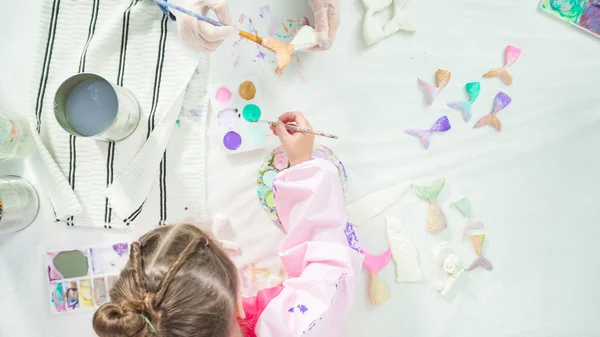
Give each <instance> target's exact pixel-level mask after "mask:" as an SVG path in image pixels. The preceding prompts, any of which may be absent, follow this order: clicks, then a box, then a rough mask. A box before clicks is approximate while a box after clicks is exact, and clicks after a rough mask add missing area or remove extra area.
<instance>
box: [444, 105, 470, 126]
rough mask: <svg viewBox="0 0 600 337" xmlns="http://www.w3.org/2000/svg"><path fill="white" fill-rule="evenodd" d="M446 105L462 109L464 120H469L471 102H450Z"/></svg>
mask: <svg viewBox="0 0 600 337" xmlns="http://www.w3.org/2000/svg"><path fill="white" fill-rule="evenodd" d="M448 107H450V108H452V109H456V110H460V111H462V113H463V118H464V119H465V122H468V121H470V120H471V102H450V103H448Z"/></svg>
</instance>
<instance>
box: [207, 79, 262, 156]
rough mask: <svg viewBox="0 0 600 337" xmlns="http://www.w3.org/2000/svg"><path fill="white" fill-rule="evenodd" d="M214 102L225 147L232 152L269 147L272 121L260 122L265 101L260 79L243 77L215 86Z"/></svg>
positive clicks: (212, 99) (213, 92)
mask: <svg viewBox="0 0 600 337" xmlns="http://www.w3.org/2000/svg"><path fill="white" fill-rule="evenodd" d="M211 106H212V108H213V109H212V110H213V113H215V114H216V117H217V124H218V128H219V139H220V143H221V147H222V148H223V149H224V151H226V152H228V153H242V152H248V151H253V150H257V149H263V148H265V146H266V144H267V138H268V137H269V135H270V130H269V125H268V124H267V123H259V122H258V120H260V119H267V120H269V118H268V117H272V116H265V104H264V101H263V99H262V91H261V88H260V86H259V84H258V81H257V80H256V79H254V78H249V77H246V78H244V77H242V78H237V79H234V80H231V81H227V83H219V84H216V85H213V86H212V90H211Z"/></svg>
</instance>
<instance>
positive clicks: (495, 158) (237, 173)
mask: <svg viewBox="0 0 600 337" xmlns="http://www.w3.org/2000/svg"><path fill="white" fill-rule="evenodd" d="M36 2H37V1H36V0H29V1H13V2H12V3H11V6H10V7H6V8H4V10H3V11H1V12H0V23H1V28H2V30H3V32H4V34H2V35H1V37H0V45H2V51H3V52H2V53H1V55H0V76H1V77H0V106H1V107H2V108H6V109H10V110H13V111H18V112H20V113H31V112H28V111H23V108H22V107H23V106H24V104H23V102H24V100H25V99H26V81H27V78H28V76H29V75H30V74H29V71H28V64H29V63H30V61H31V56H32V53H33V39H34V35H35V29H36V27H35V24H36V20H35V13H32V12H31V11H32V10H34V8H35V6H36ZM232 2H233V4H232V5H231V7H232V10H231V12H232V18H234V19H237V17H238V16H239V14H240V13H241V12H244V13H246V14H247V15H250V16H252V17H257V16H258V14H257V9H258V7H260V6H261V5H263V3H262V2H260V3H259V2H257V1H254V2H249V1H241V0H237V1H232ZM290 2H291V1H290ZM342 2H343V5H342V19H343V22H342V26H341V28H340V31H339V34H338V37H337V40H336V41H335V45H334V48H333V49H332V50H331V51H330V52H327V53H323V54H313V55H303V56H302V66H303V74H304V76H305V77H306V79H307V81H308V83H303V82H302V81H301V80H300V79H299V77H298V76H297V75H295V72H296V68H295V67H296V66H295V65H293V66H292V67H291V68H290V69H288V71H286V75H284V77H282V78H276V77H275V76H273V75H272V73H271V70H272V69H271V66H266V65H265V64H264V63H263V64H262V65H261V64H259V63H254V62H250V61H248V62H246V64H245V65H241V66H240V69H237V70H236V69H234V68H233V66H232V62H233V59H232V56H231V52H232V49H231V48H232V47H231V43H227V44H225V45H224V47H223V48H222V49H221V50H219V51H218V53H217V54H216V56H217V57H215V62H214V68H215V71H214V73H213V78H220V77H223V76H229V77H231V76H235V75H236V74H238V73H241V72H242V71H244V70H245V71H251V72H253V73H255V74H258V76H259V77H260V82H261V85H262V86H263V88H264V89H265V92H266V97H267V99H268V100H269V104H270V107H271V108H272V109H273V110H274V111H277V112H279V111H281V112H283V111H285V110H300V111H303V112H305V114H306V115H307V116H308V117H309V119H310V120H311V122H312V124H313V125H314V126H318V127H319V128H322V129H324V130H325V131H329V132H334V133H337V134H338V135H339V136H340V140H338V141H330V140H323V142H324V143H325V144H327V145H328V146H330V147H331V148H332V149H333V150H334V151H335V152H336V153H337V155H338V156H339V157H340V158H341V159H342V160H343V161H344V163H345V165H346V168H347V170H348V174H349V176H350V189H349V190H350V192H349V195H348V198H349V200H350V201H353V200H357V199H359V198H360V197H363V196H365V195H367V194H369V193H372V192H375V191H378V190H380V189H383V188H385V187H388V186H390V185H395V184H397V183H400V182H402V181H405V180H418V181H423V182H427V181H431V180H433V178H434V177H438V176H444V177H446V178H447V183H448V184H447V186H446V187H445V188H444V191H443V192H442V195H441V196H440V202H441V203H442V205H443V206H444V210H445V211H446V214H447V216H448V219H449V229H448V230H447V231H446V232H445V233H444V235H443V236H442V237H435V236H432V235H431V234H429V233H427V232H426V231H425V224H424V221H425V220H424V217H425V213H426V211H427V205H426V203H425V202H422V201H420V200H417V199H416V198H414V196H407V199H406V201H404V202H401V203H399V204H398V205H395V206H394V207H392V208H390V209H389V210H388V211H386V212H384V215H392V216H396V217H398V218H400V220H401V221H402V222H403V223H404V224H405V227H407V228H408V230H409V232H410V234H411V236H412V238H413V240H414V241H415V244H416V245H417V248H418V250H419V254H420V259H421V265H422V268H423V270H424V272H425V275H426V277H427V281H426V282H422V283H419V284H396V283H394V282H393V279H394V267H393V265H390V266H388V267H387V268H386V269H384V270H383V271H382V274H381V276H382V278H383V279H384V280H385V282H386V283H387V284H388V285H389V286H390V288H391V289H392V298H391V300H390V301H389V302H387V303H386V304H384V305H381V306H377V307H373V306H371V305H370V304H368V300H367V296H366V275H365V277H364V280H361V283H360V284H359V286H358V289H357V297H356V301H355V305H354V308H353V309H352V313H351V317H350V319H349V326H348V328H347V329H348V330H349V331H351V333H347V334H346V336H377V337H392V336H442V335H444V336H473V337H476V336H483V335H485V336H566V335H570V336H592V335H595V334H597V331H598V328H600V323H599V321H598V319H597V317H596V316H597V315H596V314H595V312H597V308H596V307H597V305H596V304H597V302H598V300H600V290H599V289H600V288H599V287H598V285H597V283H598V282H597V280H598V277H599V276H600V273H599V272H598V270H600V259H598V254H597V252H596V250H595V247H594V246H595V245H596V242H597V239H598V238H599V237H600V215H599V212H598V211H597V210H596V207H597V200H599V199H598V196H597V192H598V191H599V190H600V179H599V178H598V177H597V174H598V172H600V150H599V145H600V113H599V109H600V103H598V102H599V99H600V90H599V87H598V74H600V62H598V56H599V55H600V41H598V40H597V39H595V38H593V37H592V36H590V35H588V34H585V33H583V32H580V31H578V30H576V29H574V28H572V27H568V26H566V25H564V24H562V23H560V22H558V21H556V20H554V19H552V18H550V17H548V16H546V15H544V14H542V13H540V12H539V11H537V10H536V7H537V1H533V0H532V1H521V0H509V1H502V2H500V1H496V2H493V1H490V0H486V1H471V0H455V1H442V0H435V1H419V2H418V3H415V4H412V6H411V7H410V8H409V9H410V11H411V12H413V13H414V19H415V21H416V22H417V24H418V25H419V30H418V31H417V32H416V33H415V34H413V35H408V34H403V33H399V34H397V35H395V36H393V37H390V38H388V39H386V40H384V41H382V42H381V43H379V44H377V45H375V46H373V47H371V48H367V47H365V44H364V42H363V41H362V37H361V33H360V27H361V17H362V15H363V7H362V4H361V3H360V1H349V0H342ZM270 3H271V4H272V5H273V3H279V5H277V6H278V8H277V9H276V10H275V9H273V10H274V11H276V12H278V13H279V15H280V17H294V18H299V17H301V16H302V14H299V13H302V12H307V8H306V7H303V9H302V12H298V9H295V8H288V7H285V6H284V5H281V3H282V2H281V1H278V2H276V1H271V2H270ZM295 6H298V7H301V6H302V5H301V4H296V5H295ZM282 7H285V8H282ZM9 31H10V32H11V33H7V32H9ZM508 44H513V45H516V46H519V47H521V48H522V49H523V54H522V57H521V59H520V60H519V61H518V62H517V63H516V64H515V65H514V66H513V68H511V71H512V73H513V75H514V78H515V82H514V84H513V85H512V86H511V87H506V86H505V85H504V84H502V83H501V82H500V81H499V80H498V79H480V76H481V74H482V73H484V72H486V71H488V70H489V69H491V68H495V67H499V66H500V65H501V64H502V55H503V54H502V53H503V50H504V47H505V46H506V45H508ZM246 52H249V51H246ZM15 55H18V57H16V56H15ZM259 65H260V68H259ZM438 68H443V69H448V70H451V71H453V77H452V80H451V82H450V86H449V87H448V88H447V89H445V90H444V91H443V92H442V94H441V95H440V97H439V99H438V100H437V101H436V102H435V103H434V105H433V106H432V107H426V106H425V105H424V103H423V95H422V94H421V92H420V90H419V89H418V88H417V85H416V78H417V77H421V78H423V79H425V80H427V81H429V82H431V81H432V80H433V74H434V72H435V71H436V70H437V69H438ZM473 80H481V82H482V88H483V90H482V94H481V97H480V98H479V100H478V101H477V103H476V104H475V110H474V116H473V119H474V120H475V121H476V120H477V119H479V118H480V117H482V116H483V115H484V114H487V113H489V112H490V111H491V106H492V99H493V97H494V95H495V94H496V93H497V92H498V91H499V90H504V91H506V92H507V93H508V94H509V95H510V96H511V97H512V98H513V102H512V104H511V105H510V106H509V107H508V108H507V109H506V110H505V111H502V112H501V113H500V114H499V118H500V119H501V120H502V122H503V126H504V129H503V131H502V133H498V132H496V131H495V130H493V129H491V128H489V127H486V128H482V129H476V130H472V129H471V128H472V126H471V125H472V124H473V121H472V122H471V123H470V124H466V123H464V122H463V121H462V117H461V116H460V113H459V112H457V111H454V110H449V109H448V108H446V107H445V103H446V102H448V101H454V100H464V99H465V93H464V84H465V83H466V82H468V81H473ZM443 114H447V115H448V116H449V118H450V120H451V122H452V126H453V128H452V130H451V131H450V132H448V133H446V134H443V135H441V134H436V135H434V136H433V139H432V145H431V148H430V149H429V150H428V151H424V150H423V149H422V147H421V145H420V144H419V143H418V141H417V140H416V139H414V138H413V137H410V136H407V135H405V134H404V133H403V130H404V129H405V128H415V127H427V126H429V125H431V124H432V123H433V121H435V119H437V118H438V117H440V116H441V115H443ZM211 123H214V120H212V119H211ZM215 137H216V135H215V134H214V133H213V132H211V131H209V139H210V144H211V149H212V150H211V151H210V152H209V154H208V165H209V170H208V187H209V190H208V209H209V211H210V215H212V214H214V213H217V212H218V213H222V214H226V215H227V216H229V218H230V220H231V221H232V223H233V225H234V227H235V229H236V231H237V234H238V237H239V239H240V241H241V244H242V246H243V248H244V251H245V253H246V255H245V256H244V259H247V260H252V259H256V258H261V257H265V256H268V255H272V254H274V252H275V248H276V243H277V241H278V240H279V239H280V238H281V233H279V231H278V230H277V229H276V228H275V226H273V225H272V224H271V223H270V222H269V221H268V219H267V217H266V215H265V214H264V213H263V212H262V210H261V209H260V208H259V207H258V205H257V201H256V197H255V190H254V188H255V187H254V183H253V180H254V177H255V175H256V171H257V168H258V166H259V165H260V163H261V162H262V159H263V157H264V153H258V154H249V155H242V156H237V157H231V158H225V157H223V155H222V153H221V152H220V151H216V150H215V148H216V138H215ZM38 165H41V162H40V160H39V159H38V158H37V156H32V157H30V158H28V159H26V160H25V161H21V162H13V163H2V164H0V173H1V174H18V175H22V176H24V177H26V178H27V179H29V180H31V181H32V182H33V183H34V184H35V185H36V186H38V188H39V192H40V195H41V196H42V207H41V210H40V215H39V217H38V218H37V220H36V221H35V223H34V224H33V225H32V226H31V227H29V228H28V229H26V230H25V231H22V232H20V233H16V234H14V235H11V236H5V237H1V238H0V289H2V291H1V292H0V304H1V305H0V336H90V335H93V332H92V329H91V324H90V317H91V314H81V315H74V316H67V317H53V316H51V315H50V314H49V310H48V304H47V302H46V297H47V293H46V289H45V287H44V285H45V281H44V274H43V260H42V253H43V252H44V251H45V250H47V249H48V248H53V247H54V248H56V247H61V246H63V245H67V244H69V245H71V244H72V242H73V241H74V240H75V241H76V242H77V243H80V244H81V245H87V244H93V243H97V242H111V241H113V242H114V241H116V240H124V239H133V238H136V237H137V236H139V234H141V233H143V232H145V231H147V230H149V229H150V227H143V226H140V227H138V228H135V229H134V230H133V231H132V232H129V233H118V232H104V231H95V230H86V229H72V228H67V227H63V226H61V225H56V224H54V222H53V220H52V218H53V217H52V211H51V207H50V205H49V203H48V202H47V200H46V198H45V193H44V190H43V188H41V184H40V181H38V179H37V177H36V174H35V167H36V166H38ZM463 194H464V195H467V196H468V197H469V198H470V199H471V201H472V203H473V210H474V213H475V215H476V216H477V217H478V218H479V219H481V220H483V221H484V223H485V224H486V227H487V232H486V233H487V235H488V240H489V241H488V242H486V245H487V246H486V248H485V252H486V256H487V257H488V258H489V259H490V260H491V261H492V263H493V264H494V267H495V268H494V271H492V272H484V271H482V270H477V271H474V272H472V273H470V274H468V275H466V276H465V279H464V280H463V281H464V282H463V283H462V285H461V286H460V289H458V290H459V291H458V292H457V294H455V295H454V296H452V297H450V298H447V299H443V298H441V297H440V296H439V295H438V294H437V293H436V292H435V291H434V290H433V287H432V283H433V282H434V279H433V278H432V275H434V272H435V270H436V267H435V266H434V265H433V263H432V261H431V249H432V248H433V247H434V246H435V245H436V243H437V242H438V241H439V240H441V239H448V238H449V237H450V236H451V238H450V239H451V242H452V244H453V245H454V247H456V250H457V251H458V252H459V254H460V256H461V257H463V259H464V262H465V263H470V262H471V261H470V259H471V258H473V257H474V255H473V252H472V248H471V247H470V245H469V244H467V243H466V242H463V243H460V241H459V232H460V225H461V224H462V218H461V216H460V215H458V213H457V212H456V211H455V210H451V209H450V208H449V207H448V203H449V201H450V200H452V199H454V198H456V197H459V196H461V195H463ZM232 196H235V197H234V198H232ZM357 233H358V235H359V238H360V240H361V244H362V246H363V248H366V249H368V250H370V251H371V252H373V253H380V252H382V251H383V250H384V249H386V248H387V240H386V238H385V235H384V224H383V217H382V216H379V217H376V218H375V219H373V220H372V221H371V222H370V223H369V224H367V225H365V226H362V227H360V228H358V229H357ZM259 245H262V246H259ZM264 247H268V248H264Z"/></svg>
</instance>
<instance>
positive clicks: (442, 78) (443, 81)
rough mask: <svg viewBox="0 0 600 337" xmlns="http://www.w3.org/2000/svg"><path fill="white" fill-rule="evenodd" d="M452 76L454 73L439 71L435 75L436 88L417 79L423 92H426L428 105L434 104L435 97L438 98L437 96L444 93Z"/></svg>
mask: <svg viewBox="0 0 600 337" xmlns="http://www.w3.org/2000/svg"><path fill="white" fill-rule="evenodd" d="M451 76H452V73H450V72H449V71H448V70H443V69H438V71H437V72H436V73H435V81H436V86H435V87H434V86H431V85H429V84H428V83H427V82H425V81H423V80H421V79H417V81H418V83H419V86H420V87H421V89H423V92H425V100H427V103H429V104H431V103H433V100H434V99H435V96H437V94H439V93H440V91H442V90H443V89H444V88H445V87H446V86H447V85H448V83H449V82H450V77H451Z"/></svg>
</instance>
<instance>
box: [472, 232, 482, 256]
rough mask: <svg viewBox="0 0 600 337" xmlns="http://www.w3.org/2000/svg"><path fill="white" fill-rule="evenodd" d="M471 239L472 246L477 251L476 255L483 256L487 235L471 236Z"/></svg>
mask: <svg viewBox="0 0 600 337" xmlns="http://www.w3.org/2000/svg"><path fill="white" fill-rule="evenodd" d="M469 239H471V244H472V245H473V248H474V249H475V253H477V255H481V252H482V251H483V243H484V242H485V234H476V235H470V236H469Z"/></svg>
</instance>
